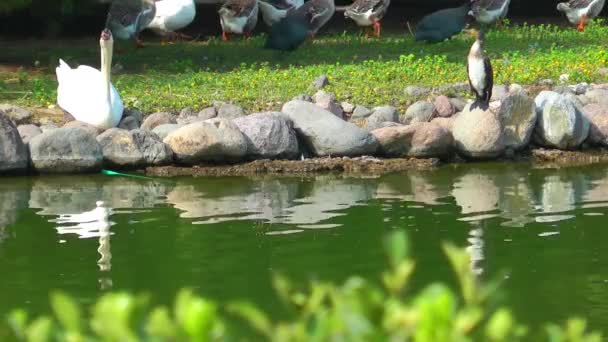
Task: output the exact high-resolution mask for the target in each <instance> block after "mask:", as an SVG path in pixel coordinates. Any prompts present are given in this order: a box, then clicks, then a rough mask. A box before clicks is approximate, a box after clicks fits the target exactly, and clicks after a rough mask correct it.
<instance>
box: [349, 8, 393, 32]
mask: <svg viewBox="0 0 608 342" xmlns="http://www.w3.org/2000/svg"><path fill="white" fill-rule="evenodd" d="M390 3H391V1H390V0H356V1H355V2H353V3H352V5H350V6H348V7H347V8H346V10H345V11H344V17H346V18H350V19H352V20H353V21H354V22H355V23H356V24H357V25H358V26H361V27H368V26H372V27H373V33H374V36H376V37H380V30H381V29H382V25H381V23H380V20H382V18H383V17H384V15H385V14H386V11H387V10H388V6H389V5H390Z"/></svg>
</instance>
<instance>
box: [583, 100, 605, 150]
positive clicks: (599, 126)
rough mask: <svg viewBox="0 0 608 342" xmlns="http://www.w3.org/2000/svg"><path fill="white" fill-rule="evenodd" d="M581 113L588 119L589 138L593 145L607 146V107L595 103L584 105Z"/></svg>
mask: <svg viewBox="0 0 608 342" xmlns="http://www.w3.org/2000/svg"><path fill="white" fill-rule="evenodd" d="M583 114H584V115H585V117H586V118H587V120H589V123H590V126H589V138H588V140H587V141H589V143H591V144H593V145H601V146H608V108H607V107H604V106H601V105H599V104H597V103H592V104H589V105H586V106H585V108H584V109H583Z"/></svg>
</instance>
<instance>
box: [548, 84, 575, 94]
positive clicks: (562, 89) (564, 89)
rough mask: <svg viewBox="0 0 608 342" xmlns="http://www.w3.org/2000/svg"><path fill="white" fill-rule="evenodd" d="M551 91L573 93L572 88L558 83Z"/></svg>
mask: <svg viewBox="0 0 608 342" xmlns="http://www.w3.org/2000/svg"><path fill="white" fill-rule="evenodd" d="M553 91H554V92H556V93H558V94H568V93H570V94H574V91H573V90H572V88H570V87H568V86H566V85H559V86H557V87H553Z"/></svg>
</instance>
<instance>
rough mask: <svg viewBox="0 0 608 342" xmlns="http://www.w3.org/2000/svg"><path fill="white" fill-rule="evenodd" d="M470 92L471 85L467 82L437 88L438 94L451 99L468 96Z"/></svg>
mask: <svg viewBox="0 0 608 342" xmlns="http://www.w3.org/2000/svg"><path fill="white" fill-rule="evenodd" d="M468 92H469V83H467V82H456V83H448V84H444V85H442V86H439V87H438V88H437V93H439V94H443V95H446V96H450V97H452V96H457V95H463V94H467V93H468Z"/></svg>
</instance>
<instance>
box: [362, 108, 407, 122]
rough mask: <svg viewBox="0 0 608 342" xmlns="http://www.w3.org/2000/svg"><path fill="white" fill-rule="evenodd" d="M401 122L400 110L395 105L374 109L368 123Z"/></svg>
mask: <svg viewBox="0 0 608 342" xmlns="http://www.w3.org/2000/svg"><path fill="white" fill-rule="evenodd" d="M378 122H399V112H398V111H397V108H395V107H393V106H382V107H376V108H374V109H373V113H372V114H371V115H370V116H369V117H368V118H367V123H368V124H370V123H378Z"/></svg>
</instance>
